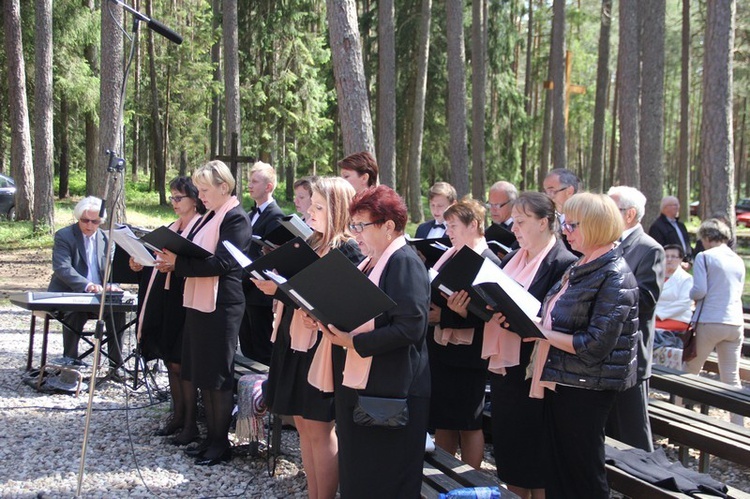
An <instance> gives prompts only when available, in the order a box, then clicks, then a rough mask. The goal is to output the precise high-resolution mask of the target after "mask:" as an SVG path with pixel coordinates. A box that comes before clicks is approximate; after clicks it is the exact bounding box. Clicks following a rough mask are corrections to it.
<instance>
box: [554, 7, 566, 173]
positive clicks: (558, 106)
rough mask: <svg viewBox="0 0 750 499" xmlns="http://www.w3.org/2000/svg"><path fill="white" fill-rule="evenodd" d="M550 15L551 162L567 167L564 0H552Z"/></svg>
mask: <svg viewBox="0 0 750 499" xmlns="http://www.w3.org/2000/svg"><path fill="white" fill-rule="evenodd" d="M552 10H553V12H554V14H553V17H552V44H551V47H550V68H551V69H552V85H553V87H552V164H553V165H554V167H555V168H567V140H566V138H565V133H566V130H565V127H566V123H565V99H566V98H567V96H566V95H565V89H566V88H567V87H566V85H567V84H568V83H569V82H566V81H565V0H554V2H553V3H552Z"/></svg>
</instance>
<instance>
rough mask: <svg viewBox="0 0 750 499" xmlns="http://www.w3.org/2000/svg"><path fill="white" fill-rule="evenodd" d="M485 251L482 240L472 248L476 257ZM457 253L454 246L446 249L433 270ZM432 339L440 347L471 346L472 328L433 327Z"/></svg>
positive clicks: (441, 266) (440, 267)
mask: <svg viewBox="0 0 750 499" xmlns="http://www.w3.org/2000/svg"><path fill="white" fill-rule="evenodd" d="M486 249H489V246H487V241H486V240H485V239H484V238H482V239H481V240H480V241H479V243H477V245H476V246H475V247H474V248H473V250H474V251H475V252H476V253H477V254H478V255H481V254H482V253H483V252H484V250H486ZM457 252H458V250H457V249H456V247H455V246H453V247H451V248H448V250H447V251H446V252H445V253H443V256H441V257H440V259H439V260H438V261H437V262H436V263H435V269H436V270H439V269H442V268H443V265H445V264H446V263H447V262H448V260H450V259H451V258H453V255H455V254H456V253H457ZM434 337H435V343H437V344H438V345H442V346H446V345H447V344H448V343H450V344H452V345H471V342H472V341H474V328H452V327H440V326H439V325H437V326H435V333H434Z"/></svg>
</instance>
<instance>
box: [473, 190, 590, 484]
mask: <svg viewBox="0 0 750 499" xmlns="http://www.w3.org/2000/svg"><path fill="white" fill-rule="evenodd" d="M512 217H513V227H512V229H511V230H512V231H513V234H515V236H516V238H517V240H518V244H519V245H520V248H519V249H517V250H515V251H513V252H511V253H510V254H508V256H506V257H505V258H504V259H503V262H502V265H501V266H502V267H503V268H504V269H505V270H506V272H507V273H508V274H509V275H510V276H511V277H513V278H514V279H516V281H518V282H519V283H520V284H521V285H522V286H524V288H526V290H527V291H528V292H529V293H531V294H532V295H533V296H534V297H535V298H536V299H537V300H539V301H540V302H541V301H542V300H544V297H545V296H546V295H547V291H549V290H550V288H552V286H554V285H555V283H557V282H558V281H559V280H560V278H561V277H562V276H563V274H564V273H565V270H566V269H567V268H568V267H570V265H571V264H572V263H573V262H574V261H575V260H576V257H575V256H574V255H573V254H572V253H571V252H570V251H568V250H567V249H566V248H565V245H564V244H563V242H562V241H561V240H560V239H558V238H557V236H556V234H557V232H558V227H557V217H556V215H555V205H554V203H553V202H552V200H551V199H550V198H549V197H547V196H546V195H545V194H542V193H540V192H524V193H522V194H521V195H520V196H519V197H518V198H517V199H516V200H515V201H514V203H513V210H512ZM498 318H499V316H496V317H495V318H494V319H495V322H496V323H497V319H498ZM492 327H496V328H497V329H500V326H499V325H496V324H490V325H488V327H487V329H489V328H492ZM487 329H486V330H485V348H484V350H485V352H487V353H489V352H493V354H492V355H491V356H490V359H491V360H490V386H491V394H492V395H491V400H492V403H491V407H492V409H491V411H492V440H493V444H494V446H495V464H496V465H497V474H498V477H499V478H500V480H502V481H503V482H505V483H507V484H508V489H510V490H511V491H512V492H514V493H515V494H518V495H519V496H520V497H532V498H538V497H544V468H543V463H544V455H543V449H544V441H543V431H542V428H543V408H544V407H543V401H542V400H540V399H535V398H530V397H529V392H530V390H531V380H527V379H526V368H527V366H528V365H529V360H530V358H531V352H532V350H533V348H534V343H530V342H522V341H521V338H520V336H518V335H516V334H515V333H513V332H509V331H503V332H502V333H499V334H498V335H495V334H493V333H491V332H489V331H488V330H487ZM500 334H501V335H505V337H504V338H503V339H502V340H501V339H500V338H499V335H500ZM493 340H498V343H494V342H493ZM502 346H505V347H506V348H505V349H506V351H504V352H502V356H501V355H500V352H497V354H495V353H494V352H495V351H496V349H497V350H500V348H502ZM509 348H512V349H514V352H517V355H518V361H517V362H515V363H507V362H502V361H501V360H500V357H502V358H508V357H509V354H508V352H507V350H508V349H509ZM495 360H497V363H496V362H495Z"/></svg>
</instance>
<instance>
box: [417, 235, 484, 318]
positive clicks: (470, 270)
mask: <svg viewBox="0 0 750 499" xmlns="http://www.w3.org/2000/svg"><path fill="white" fill-rule="evenodd" d="M484 261H485V258H484V257H483V256H482V255H480V254H478V253H477V252H476V251H474V250H473V249H471V248H469V247H468V246H464V247H463V248H461V249H460V250H459V251H458V252H457V253H456V254H455V255H453V258H451V259H450V260H448V261H447V262H446V263H445V265H443V268H441V269H440V272H436V271H435V270H434V269H431V271H430V273H431V276H432V302H433V303H434V304H435V305H438V306H439V307H447V306H448V304H447V302H446V300H445V298H443V297H442V295H441V293H445V294H446V295H448V296H450V295H452V294H453V293H455V292H456V291H461V290H465V291H466V292H468V293H469V296H470V297H471V301H470V302H469V307H468V308H469V311H470V312H471V313H473V314H474V315H476V316H477V317H479V318H480V319H482V320H484V321H485V322H486V321H488V320H489V318H490V317H492V312H490V311H489V310H487V309H486V308H484V305H477V301H478V297H476V296H475V295H476V292H475V291H474V290H473V289H472V285H473V283H474V279H475V278H476V276H477V274H478V273H479V270H480V269H481V268H482V265H483V263H484ZM489 263H490V264H492V265H495V264H494V263H492V262H489Z"/></svg>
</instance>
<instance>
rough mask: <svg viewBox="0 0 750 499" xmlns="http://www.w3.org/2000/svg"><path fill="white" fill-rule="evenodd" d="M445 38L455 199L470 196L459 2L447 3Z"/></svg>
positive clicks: (461, 9)
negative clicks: (456, 194) (446, 43)
mask: <svg viewBox="0 0 750 499" xmlns="http://www.w3.org/2000/svg"><path fill="white" fill-rule="evenodd" d="M445 4H446V30H445V31H446V37H447V38H448V135H449V146H448V151H449V156H450V165H451V183H452V184H453V187H455V188H456V192H457V193H458V197H459V198H461V197H463V196H465V195H467V194H468V193H469V149H468V146H467V145H466V140H467V139H466V62H465V55H464V23H463V20H464V11H463V2H462V1H461V0H446V2H445Z"/></svg>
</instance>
